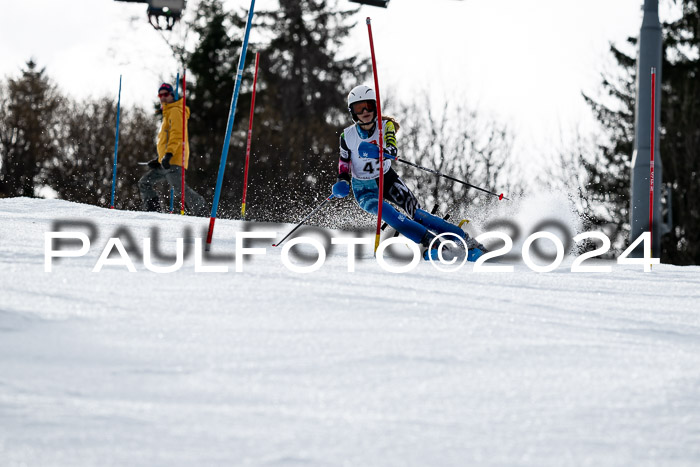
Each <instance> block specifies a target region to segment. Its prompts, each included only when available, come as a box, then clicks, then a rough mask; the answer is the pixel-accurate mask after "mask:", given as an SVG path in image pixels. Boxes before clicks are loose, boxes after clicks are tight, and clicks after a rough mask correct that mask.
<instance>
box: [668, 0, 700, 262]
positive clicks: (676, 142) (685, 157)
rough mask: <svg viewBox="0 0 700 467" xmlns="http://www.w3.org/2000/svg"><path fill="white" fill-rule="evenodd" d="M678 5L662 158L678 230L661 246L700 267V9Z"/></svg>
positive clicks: (694, 2)
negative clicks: (679, 12)
mask: <svg viewBox="0 0 700 467" xmlns="http://www.w3.org/2000/svg"><path fill="white" fill-rule="evenodd" d="M678 3H679V4H680V6H681V9H682V14H681V17H680V18H679V19H678V20H677V21H674V22H671V23H668V24H665V25H664V30H665V32H666V33H665V35H664V44H665V54H664V64H663V87H662V90H663V102H662V107H661V125H662V128H663V130H662V132H661V157H662V158H663V163H664V174H663V175H664V182H665V183H670V184H671V194H672V205H673V223H674V228H673V230H672V231H671V232H670V233H669V234H668V235H666V236H664V237H662V245H661V246H662V255H663V258H666V259H667V260H668V261H670V262H673V263H677V264H700V208H698V202H697V201H698V199H700V184H699V183H698V176H700V7H699V5H698V3H699V2H698V0H683V1H679V2H678Z"/></svg>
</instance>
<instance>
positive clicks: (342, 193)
mask: <svg viewBox="0 0 700 467" xmlns="http://www.w3.org/2000/svg"><path fill="white" fill-rule="evenodd" d="M348 193H350V184H349V183H348V182H346V181H345V180H338V181H337V182H336V183H335V185H333V196H334V197H336V198H345V197H346V196H347V195H348Z"/></svg>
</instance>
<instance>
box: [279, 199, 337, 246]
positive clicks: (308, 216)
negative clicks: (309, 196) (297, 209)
mask: <svg viewBox="0 0 700 467" xmlns="http://www.w3.org/2000/svg"><path fill="white" fill-rule="evenodd" d="M334 197H335V196H333V195H330V196H329V197H328V198H326V199H324V200H323V202H322V203H321V204H319V205H318V206H316V207H315V208H314V209H313V211H311V212H310V213H309V215H307V216H306V217H305V218H304V219H302V221H301V222H299V223H298V224H297V226H296V227H294V228H293V229H292V230H290V231H289V233H288V234H287V235H285V236H284V238H283V239H282V240H280V241H279V242H277V243H273V244H272V246H280V244H282V242H283V241H285V240H286V239H287V237H289V236H290V235H292V234H293V233H294V232H296V231H297V229H298V228H299V227H301V226H302V225H304V222H306V221H307V220H309V218H310V217H311V216H313V215H314V214H315V213H316V211H318V210H319V209H321V208H322V207H323V206H325V204H326V203H327V202H328V201H330V200H332V199H333V198H334Z"/></svg>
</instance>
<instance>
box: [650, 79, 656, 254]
mask: <svg viewBox="0 0 700 467" xmlns="http://www.w3.org/2000/svg"><path fill="white" fill-rule="evenodd" d="M655 110H656V68H653V67H652V69H651V151H650V155H651V156H650V162H649V243H651V240H652V237H653V235H654V227H653V226H654V133H655V132H656V117H655V115H654V114H655Z"/></svg>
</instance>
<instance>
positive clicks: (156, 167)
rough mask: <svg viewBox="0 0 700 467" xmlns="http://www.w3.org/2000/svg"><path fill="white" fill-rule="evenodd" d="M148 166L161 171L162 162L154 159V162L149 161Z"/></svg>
mask: <svg viewBox="0 0 700 467" xmlns="http://www.w3.org/2000/svg"><path fill="white" fill-rule="evenodd" d="M148 166H149V167H150V168H152V169H160V168H161V165H160V162H158V159H153V160H152V161H148Z"/></svg>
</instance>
